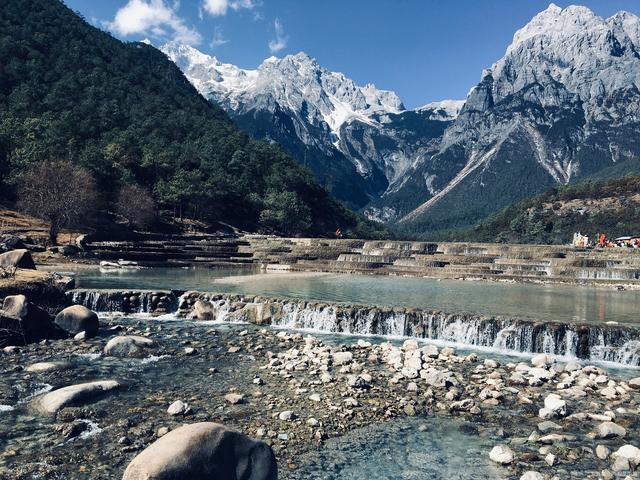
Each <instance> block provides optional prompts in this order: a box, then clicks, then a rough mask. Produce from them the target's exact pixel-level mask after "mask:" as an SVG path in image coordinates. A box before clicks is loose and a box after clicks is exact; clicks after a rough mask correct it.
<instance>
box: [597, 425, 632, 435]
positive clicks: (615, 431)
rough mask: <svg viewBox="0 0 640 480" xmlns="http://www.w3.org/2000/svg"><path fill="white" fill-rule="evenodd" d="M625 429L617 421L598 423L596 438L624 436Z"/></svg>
mask: <svg viewBox="0 0 640 480" xmlns="http://www.w3.org/2000/svg"><path fill="white" fill-rule="evenodd" d="M626 434H627V431H626V430H625V428H624V427H621V426H620V425H618V424H617V423H613V422H604V423H601V424H600V425H598V438H615V437H620V438H622V437H624V436H625V435H626Z"/></svg>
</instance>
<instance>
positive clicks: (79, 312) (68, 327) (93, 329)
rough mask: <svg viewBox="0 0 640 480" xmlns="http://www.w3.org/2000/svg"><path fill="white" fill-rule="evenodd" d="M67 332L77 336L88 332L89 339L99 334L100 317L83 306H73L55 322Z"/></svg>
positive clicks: (60, 314) (62, 312)
mask: <svg viewBox="0 0 640 480" xmlns="http://www.w3.org/2000/svg"><path fill="white" fill-rule="evenodd" d="M54 322H55V323H56V325H58V326H59V327H60V328H62V329H63V330H64V331H65V332H67V333H71V334H73V335H75V334H76V333H79V332H82V331H83V330H84V331H85V332H86V336H87V338H91V337H95V336H96V335H97V334H98V327H99V322H98V315H96V313H95V312H92V311H91V310H89V309H88V308H87V307H84V306H82V305H72V306H70V307H67V308H65V309H64V310H62V311H61V312H60V313H59V314H58V315H56V318H55V320H54Z"/></svg>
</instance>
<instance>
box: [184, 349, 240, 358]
mask: <svg viewBox="0 0 640 480" xmlns="http://www.w3.org/2000/svg"><path fill="white" fill-rule="evenodd" d="M229 350H231V349H229ZM196 353H198V350H196V349H195V348H193V347H184V354H185V355H188V356H191V355H195V354H196Z"/></svg>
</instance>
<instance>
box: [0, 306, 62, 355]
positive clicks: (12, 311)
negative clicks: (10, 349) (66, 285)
mask: <svg viewBox="0 0 640 480" xmlns="http://www.w3.org/2000/svg"><path fill="white" fill-rule="evenodd" d="M0 317H1V318H0V331H2V332H3V333H4V335H3V336H4V337H9V338H7V339H6V340H10V341H11V342H15V341H18V342H20V343H31V342H35V341H37V340H41V339H43V338H51V337H55V336H60V333H61V332H56V330H57V329H56V328H55V326H54V325H53V324H52V322H51V317H50V316H49V314H48V313H47V312H46V311H45V310H43V309H42V308H40V307H38V306H36V305H34V304H33V303H31V302H28V301H27V297H25V296H24V295H8V296H7V297H5V299H4V302H3V303H2V311H0ZM3 340H5V339H4V338H3ZM2 343H3V342H1V341H0V344H2ZM4 343H9V342H4Z"/></svg>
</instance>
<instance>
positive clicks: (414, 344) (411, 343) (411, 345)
mask: <svg viewBox="0 0 640 480" xmlns="http://www.w3.org/2000/svg"><path fill="white" fill-rule="evenodd" d="M402 349H403V350H404V351H405V352H410V351H413V350H417V349H418V341H417V340H413V339H409V340H405V341H404V342H403V343H402Z"/></svg>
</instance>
